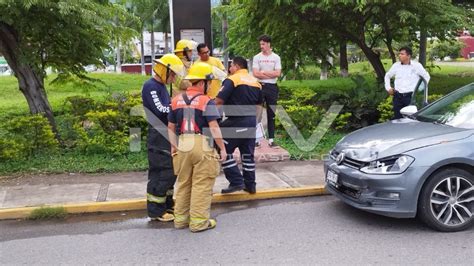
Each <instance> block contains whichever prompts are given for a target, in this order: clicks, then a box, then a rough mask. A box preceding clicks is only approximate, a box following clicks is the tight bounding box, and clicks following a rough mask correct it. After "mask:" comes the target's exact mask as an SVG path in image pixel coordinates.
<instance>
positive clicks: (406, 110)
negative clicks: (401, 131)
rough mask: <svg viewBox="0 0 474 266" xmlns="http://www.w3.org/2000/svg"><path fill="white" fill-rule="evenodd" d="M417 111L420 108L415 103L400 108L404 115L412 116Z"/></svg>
mask: <svg viewBox="0 0 474 266" xmlns="http://www.w3.org/2000/svg"><path fill="white" fill-rule="evenodd" d="M416 112H418V108H417V107H416V106H415V105H408V106H405V107H403V108H402V110H400V113H401V114H402V115H403V116H410V115H412V114H414V113H416Z"/></svg>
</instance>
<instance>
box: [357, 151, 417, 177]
mask: <svg viewBox="0 0 474 266" xmlns="http://www.w3.org/2000/svg"><path fill="white" fill-rule="evenodd" d="M414 161H415V158H413V157H411V156H408V155H398V156H393V157H389V158H383V159H379V160H376V161H372V162H370V163H369V164H368V165H366V166H364V167H362V168H361V169H360V170H361V171H362V172H364V173H366V174H379V175H394V174H401V173H403V172H405V170H407V168H408V167H409V166H410V165H411V164H412V163H413V162H414Z"/></svg>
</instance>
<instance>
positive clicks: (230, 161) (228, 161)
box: [222, 159, 235, 164]
mask: <svg viewBox="0 0 474 266" xmlns="http://www.w3.org/2000/svg"><path fill="white" fill-rule="evenodd" d="M232 162H235V160H234V159H229V160H227V161H224V162H222V164H226V163H232Z"/></svg>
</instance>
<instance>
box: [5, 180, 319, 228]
mask: <svg viewBox="0 0 474 266" xmlns="http://www.w3.org/2000/svg"><path fill="white" fill-rule="evenodd" d="M327 194H328V193H327V191H326V189H325V187H324V185H317V186H305V187H300V188H278V189H268V190H261V191H258V192H257V193H256V194H253V195H251V194H248V193H246V192H237V193H232V194H228V195H223V194H221V193H217V194H214V195H213V196H212V203H226V202H241V201H252V200H263V199H276V198H292V197H307V196H321V195H327ZM42 207H64V208H65V209H66V212H67V213H68V214H79V213H99V212H119V211H135V210H145V209H146V199H142V198H140V199H131V200H121V201H110V202H85V203H72V204H64V205H44V206H37V207H20V208H8V209H0V220H7V219H23V218H27V217H28V216H29V215H30V213H31V212H32V211H33V210H36V209H39V208H42Z"/></svg>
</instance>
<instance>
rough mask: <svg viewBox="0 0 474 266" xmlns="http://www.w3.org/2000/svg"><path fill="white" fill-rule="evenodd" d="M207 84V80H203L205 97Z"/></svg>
mask: <svg viewBox="0 0 474 266" xmlns="http://www.w3.org/2000/svg"><path fill="white" fill-rule="evenodd" d="M207 84H208V82H207V79H205V80H204V94H205V95H207V88H208V87H209V86H208V85H207Z"/></svg>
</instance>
